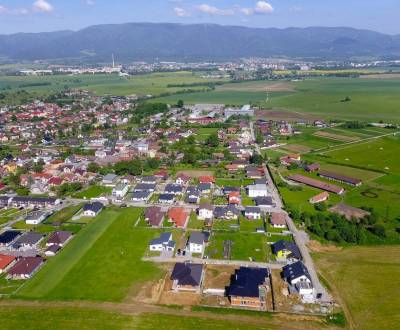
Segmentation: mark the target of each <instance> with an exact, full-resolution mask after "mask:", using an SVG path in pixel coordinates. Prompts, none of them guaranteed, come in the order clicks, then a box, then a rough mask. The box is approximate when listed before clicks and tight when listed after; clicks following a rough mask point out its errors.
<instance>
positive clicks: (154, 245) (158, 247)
mask: <svg viewBox="0 0 400 330" xmlns="http://www.w3.org/2000/svg"><path fill="white" fill-rule="evenodd" d="M149 249H150V251H160V252H161V251H174V249H175V242H174V241H173V240H172V234H171V233H162V234H161V235H160V237H158V238H155V239H153V240H152V241H151V242H150V244H149Z"/></svg>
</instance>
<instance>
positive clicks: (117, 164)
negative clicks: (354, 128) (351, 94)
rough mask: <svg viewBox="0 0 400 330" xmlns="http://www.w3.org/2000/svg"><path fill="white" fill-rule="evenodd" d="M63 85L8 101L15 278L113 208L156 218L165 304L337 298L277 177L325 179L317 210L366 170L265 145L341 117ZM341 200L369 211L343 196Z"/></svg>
mask: <svg viewBox="0 0 400 330" xmlns="http://www.w3.org/2000/svg"><path fill="white" fill-rule="evenodd" d="M59 97H60V98H61V99H62V100H63V102H64V103H65V104H60V100H59V99H55V100H54V103H50V102H44V101H36V102H34V103H30V104H26V105H22V106H15V107H8V108H7V107H5V108H3V109H1V117H0V118H1V121H0V122H1V126H0V141H1V142H2V143H3V145H4V146H5V147H2V150H1V151H2V153H3V155H4V158H3V160H2V161H1V166H0V173H1V178H2V181H1V182H0V189H1V193H2V194H1V196H0V226H1V228H2V229H1V234H0V267H1V269H0V271H1V273H2V274H3V275H2V277H3V279H4V281H6V282H8V281H13V280H15V281H17V282H20V281H21V280H29V279H30V278H32V277H34V276H35V273H36V272H38V271H39V269H40V268H41V267H43V265H44V264H46V263H47V262H48V261H47V260H48V259H51V258H57V255H58V254H59V253H60V251H62V250H63V249H64V248H65V246H66V245H68V244H69V242H70V241H72V240H74V238H75V236H77V235H80V232H81V230H82V228H84V227H85V226H87V225H89V224H91V223H92V222H93V221H100V220H96V219H97V217H98V216H99V215H100V214H101V213H102V212H104V210H105V209H109V208H111V209H113V210H118V209H120V210H121V209H125V208H137V209H140V210H141V213H140V216H139V217H138V219H137V221H135V224H134V227H140V228H147V229H148V230H154V235H153V236H154V237H153V239H152V240H150V241H149V242H148V243H147V247H146V252H145V254H144V255H143V257H142V259H143V260H144V261H147V262H152V263H156V264H160V265H169V268H168V272H169V274H168V275H167V278H166V280H165V281H164V285H163V286H162V287H161V288H159V291H160V292H158V302H162V303H164V304H183V305H186V304H192V305H196V304H201V305H207V306H215V307H233V308H245V309H252V310H259V311H285V312H297V313H303V312H304V313H316V314H327V313H331V312H333V311H334V310H335V309H336V308H338V305H337V304H336V303H335V301H334V300H333V298H332V297H331V295H330V294H329V293H328V291H327V288H326V287H325V286H324V285H323V284H322V283H321V282H320V279H319V277H318V275H317V270H316V268H315V265H314V263H313V260H312V258H311V256H310V253H309V249H308V247H307V243H308V242H309V240H310V238H309V235H308V233H307V232H306V230H305V229H306V228H304V225H301V224H300V225H301V226H300V228H298V227H296V225H297V226H298V225H299V223H297V224H296V225H295V223H294V221H293V219H292V212H291V210H290V209H289V208H288V207H287V205H286V207H285V204H284V201H283V200H282V197H281V194H280V192H279V190H278V189H280V187H281V186H282V185H283V186H284V187H285V188H286V187H289V188H290V187H294V188H291V189H294V190H296V189H299V188H298V187H299V185H305V186H308V187H312V188H313V189H314V188H315V189H317V191H318V193H315V194H314V195H313V196H311V197H310V198H309V199H308V203H309V205H310V207H315V208H316V209H318V207H320V206H321V205H322V206H323V207H324V208H326V205H325V204H324V203H326V202H327V201H329V200H331V199H332V200H335V198H336V196H341V195H343V194H345V192H346V188H345V187H347V186H353V187H358V186H360V185H362V184H363V182H362V180H360V179H357V178H353V177H349V176H347V175H345V174H342V173H338V172H332V171H326V170H324V169H321V168H320V165H319V164H318V163H312V162H304V161H303V160H302V156H301V155H300V154H298V153H287V154H285V155H283V156H280V157H278V158H276V160H275V165H274V164H268V165H270V166H271V167H270V168H269V167H267V164H266V163H267V159H268V157H266V154H265V152H266V151H267V152H268V151H269V150H274V148H281V147H284V146H285V145H286V143H285V140H284V139H285V138H287V137H291V136H299V135H301V134H302V127H313V128H316V129H324V128H327V127H333V126H334V125H335V124H331V123H326V122H324V121H323V120H314V121H312V122H305V121H297V122H295V123H293V122H292V123H291V122H288V121H284V120H276V121H274V120H268V121H267V120H263V119H259V118H258V119H257V118H256V117H255V116H256V112H257V110H256V109H254V108H253V107H252V106H251V105H244V106H242V107H227V106H225V105H222V104H196V105H184V104H182V103H183V102H182V103H179V102H178V103H179V104H177V105H176V106H167V105H165V104H152V105H145V106H143V105H138V104H136V100H135V99H129V98H121V97H102V98H101V97H96V96H93V95H91V94H90V93H89V92H86V91H70V92H66V93H65V94H63V95H60V96H59ZM67 99H68V100H69V101H68V102H66V100H67ZM273 166H279V167H281V168H282V169H283V170H282V173H284V176H285V178H284V177H283V176H282V175H281V174H279V176H278V177H277V174H276V172H274V171H272V170H273V169H274V167H273ZM277 180H280V181H281V182H279V183H278V182H277ZM337 182H339V183H341V184H345V185H344V186H343V185H337V184H336V183H337ZM322 206H321V207H322ZM329 210H330V212H332V213H333V214H337V215H338V216H340V217H343V219H344V218H347V219H349V220H350V219H352V218H354V217H357V218H358V219H364V218H369V217H371V213H370V212H368V211H366V210H363V209H360V208H355V207H352V206H349V205H346V204H344V203H342V202H340V201H339V202H338V203H335V205H332V206H331V208H330V209H329ZM101 221H107V220H104V219H102V220H101ZM132 267H134V265H132ZM22 285H23V284H22Z"/></svg>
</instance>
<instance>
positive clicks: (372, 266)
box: [313, 246, 400, 330]
mask: <svg viewBox="0 0 400 330" xmlns="http://www.w3.org/2000/svg"><path fill="white" fill-rule="evenodd" d="M313 257H314V260H315V261H316V264H317V267H318V269H319V270H320V272H321V274H322V276H323V278H324V279H325V280H326V281H327V282H328V283H329V286H330V288H331V290H332V291H333V293H334V295H335V296H336V297H337V298H338V301H339V303H341V304H342V305H344V306H345V308H344V310H345V314H346V318H347V321H348V322H349V323H350V325H351V326H352V328H353V329H365V330H368V329H377V328H381V329H388V330H389V329H398V325H399V323H400V314H399V313H398V308H397V306H399V305H400V289H399V286H398V283H397V282H396V281H393V279H396V278H399V276H400V247H399V246H384V247H383V246H382V247H375V246H372V247H353V248H346V249H344V250H341V251H337V252H329V253H328V252H326V253H315V254H313Z"/></svg>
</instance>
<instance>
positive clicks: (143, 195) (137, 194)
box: [131, 191, 151, 202]
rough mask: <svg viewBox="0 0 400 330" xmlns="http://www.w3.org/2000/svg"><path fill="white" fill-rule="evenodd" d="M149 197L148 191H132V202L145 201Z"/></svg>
mask: <svg viewBox="0 0 400 330" xmlns="http://www.w3.org/2000/svg"><path fill="white" fill-rule="evenodd" d="M150 197H151V192H150V191H134V192H133V193H132V197H131V200H132V202H147V201H148V200H149V199H150Z"/></svg>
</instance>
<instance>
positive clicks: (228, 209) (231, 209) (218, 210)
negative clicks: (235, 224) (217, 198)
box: [214, 205, 240, 220]
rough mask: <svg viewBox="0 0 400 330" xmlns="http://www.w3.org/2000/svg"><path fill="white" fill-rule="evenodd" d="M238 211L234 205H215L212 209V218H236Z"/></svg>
mask: <svg viewBox="0 0 400 330" xmlns="http://www.w3.org/2000/svg"><path fill="white" fill-rule="evenodd" d="M239 215H240V211H239V210H238V209H237V208H236V207H235V206H234V205H228V206H216V207H215V209H214V218H216V219H222V220H237V219H238V218H239Z"/></svg>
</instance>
